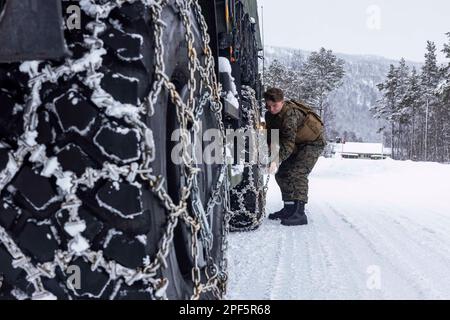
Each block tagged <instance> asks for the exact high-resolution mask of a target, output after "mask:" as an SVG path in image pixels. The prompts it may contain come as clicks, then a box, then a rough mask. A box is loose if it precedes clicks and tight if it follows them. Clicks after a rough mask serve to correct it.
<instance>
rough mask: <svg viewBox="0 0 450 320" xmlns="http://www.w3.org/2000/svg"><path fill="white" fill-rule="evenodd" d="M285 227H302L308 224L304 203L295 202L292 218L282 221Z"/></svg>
mask: <svg viewBox="0 0 450 320" xmlns="http://www.w3.org/2000/svg"><path fill="white" fill-rule="evenodd" d="M281 224H282V225H283V226H302V225H305V224H308V217H307V216H306V214H305V203H304V202H303V201H299V200H297V201H295V209H294V212H293V214H292V215H291V216H289V217H288V218H285V219H281Z"/></svg>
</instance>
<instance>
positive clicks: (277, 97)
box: [264, 88, 284, 102]
mask: <svg viewBox="0 0 450 320" xmlns="http://www.w3.org/2000/svg"><path fill="white" fill-rule="evenodd" d="M264 99H265V100H267V101H273V102H280V101H283V100H284V93H283V90H281V89H279V88H269V89H267V91H266V92H264Z"/></svg>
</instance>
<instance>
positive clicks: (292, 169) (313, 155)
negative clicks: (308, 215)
mask: <svg viewBox="0 0 450 320" xmlns="http://www.w3.org/2000/svg"><path fill="white" fill-rule="evenodd" d="M324 148H325V145H324V144H322V143H320V144H308V145H300V146H298V150H297V151H295V152H294V153H293V154H292V155H291V156H290V157H289V158H288V159H286V160H285V161H283V162H282V163H281V165H280V168H279V169H278V172H277V173H276V174H275V180H276V181H277V183H278V186H279V187H280V189H281V194H282V196H283V201H293V200H301V201H304V202H305V203H306V202H308V189H309V187H308V182H309V181H308V176H309V174H310V173H311V171H312V169H313V168H314V166H315V164H316V163H317V160H318V159H319V157H320V155H321V154H322V151H323V149H324Z"/></svg>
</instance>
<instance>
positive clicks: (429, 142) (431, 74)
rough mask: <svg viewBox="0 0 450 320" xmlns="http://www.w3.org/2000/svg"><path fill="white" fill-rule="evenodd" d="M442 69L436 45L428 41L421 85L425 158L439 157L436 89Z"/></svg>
mask: <svg viewBox="0 0 450 320" xmlns="http://www.w3.org/2000/svg"><path fill="white" fill-rule="evenodd" d="M439 79H440V71H439V67H438V64H437V56H436V45H435V44H434V42H431V41H428V42H427V52H426V54H425V64H424V66H423V67H422V76H421V85H422V91H423V93H424V96H423V98H424V101H423V104H424V106H423V108H424V111H425V121H424V123H425V125H424V138H423V139H424V160H425V161H427V160H435V159H436V158H437V153H438V151H437V148H438V146H437V143H438V135H439V130H438V127H439V99H438V97H437V95H436V89H437V87H438V85H439Z"/></svg>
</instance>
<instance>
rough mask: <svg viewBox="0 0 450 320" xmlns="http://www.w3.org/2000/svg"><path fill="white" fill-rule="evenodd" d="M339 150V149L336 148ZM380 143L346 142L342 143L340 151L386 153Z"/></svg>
mask: <svg viewBox="0 0 450 320" xmlns="http://www.w3.org/2000/svg"><path fill="white" fill-rule="evenodd" d="M336 151H338V152H339V149H338V150H336ZM386 151H387V150H386V149H385V148H383V144H382V143H362V142H346V143H344V144H343V145H342V151H341V152H342V153H357V154H386V153H387V152H386Z"/></svg>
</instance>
